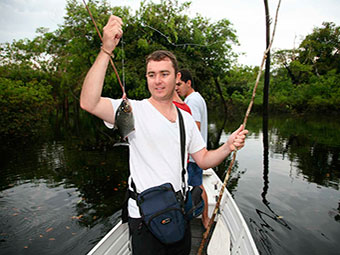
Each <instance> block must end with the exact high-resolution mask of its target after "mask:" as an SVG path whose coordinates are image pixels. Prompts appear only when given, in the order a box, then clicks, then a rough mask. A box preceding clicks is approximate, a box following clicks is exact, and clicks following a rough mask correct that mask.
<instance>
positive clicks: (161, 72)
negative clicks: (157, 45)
mask: <svg viewBox="0 0 340 255" xmlns="http://www.w3.org/2000/svg"><path fill="white" fill-rule="evenodd" d="M146 78H147V81H148V88H149V91H150V93H151V97H153V98H154V99H156V100H172V98H173V93H174V91H175V86H176V75H175V69H174V67H173V66H172V62H171V60H170V59H168V58H165V59H163V60H161V61H153V60H151V61H150V62H149V63H148V64H147V68H146Z"/></svg>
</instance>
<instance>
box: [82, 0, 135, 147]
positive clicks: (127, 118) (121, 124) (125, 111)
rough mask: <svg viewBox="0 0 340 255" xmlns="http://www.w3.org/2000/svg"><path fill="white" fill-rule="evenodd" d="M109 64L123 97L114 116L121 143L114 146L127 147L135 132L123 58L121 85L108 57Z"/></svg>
mask: <svg viewBox="0 0 340 255" xmlns="http://www.w3.org/2000/svg"><path fill="white" fill-rule="evenodd" d="M83 3H84V5H85V7H86V10H87V12H88V13H89V15H90V17H91V20H92V22H93V24H94V27H95V29H96V31H97V34H98V36H99V38H100V40H101V41H102V42H103V37H102V35H101V34H100V32H99V29H98V27H97V24H96V21H95V20H94V18H93V16H92V13H91V11H90V8H89V7H88V6H87V4H86V2H85V0H83ZM121 40H122V42H121V44H122V51H123V52H124V42H123V38H121ZM110 64H111V66H112V68H113V71H114V72H115V75H116V77H117V80H118V83H119V85H120V87H121V89H122V92H123V96H122V103H121V104H120V105H119V107H118V109H117V111H116V115H115V125H114V127H115V129H118V133H119V135H120V137H121V142H120V143H116V144H115V145H114V146H118V145H129V143H128V141H127V136H128V135H129V134H131V133H132V132H133V131H134V130H135V121H134V118H133V114H132V107H131V104H130V102H129V100H128V98H127V96H126V93H125V77H124V57H123V59H122V66H123V84H124V85H123V84H122V82H121V80H120V78H119V74H118V72H117V69H116V67H115V65H114V63H113V60H112V56H111V57H110Z"/></svg>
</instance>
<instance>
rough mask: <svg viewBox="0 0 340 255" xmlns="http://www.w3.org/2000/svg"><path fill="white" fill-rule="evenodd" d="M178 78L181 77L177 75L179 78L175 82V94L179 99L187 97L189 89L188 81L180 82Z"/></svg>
mask: <svg viewBox="0 0 340 255" xmlns="http://www.w3.org/2000/svg"><path fill="white" fill-rule="evenodd" d="M179 74H180V73H179ZM180 77H181V76H180V75H179V77H178V78H177V80H176V92H177V94H178V95H180V96H181V97H186V96H187V95H188V91H189V88H190V87H191V86H190V81H187V82H184V81H182V80H181V78H180Z"/></svg>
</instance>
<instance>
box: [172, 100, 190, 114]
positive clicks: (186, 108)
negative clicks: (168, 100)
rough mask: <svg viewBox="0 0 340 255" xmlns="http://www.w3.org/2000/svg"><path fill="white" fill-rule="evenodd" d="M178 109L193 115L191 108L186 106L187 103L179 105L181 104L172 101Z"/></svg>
mask: <svg viewBox="0 0 340 255" xmlns="http://www.w3.org/2000/svg"><path fill="white" fill-rule="evenodd" d="M172 102H173V103H174V104H175V105H176V106H177V107H178V108H180V109H182V110H184V111H186V112H188V113H190V114H191V110H190V108H189V106H188V105H187V104H186V103H179V102H176V101H172Z"/></svg>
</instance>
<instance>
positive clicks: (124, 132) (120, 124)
mask: <svg viewBox="0 0 340 255" xmlns="http://www.w3.org/2000/svg"><path fill="white" fill-rule="evenodd" d="M115 129H117V130H118V133H119V135H120V137H121V139H122V140H121V142H120V143H118V144H115V146H118V145H129V143H128V141H127V136H128V135H129V134H131V133H132V132H133V131H134V130H135V121H134V118H133V114H132V107H131V104H130V102H129V100H128V99H127V98H123V100H122V102H121V104H120V105H119V107H118V109H117V111H116V116H115Z"/></svg>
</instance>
